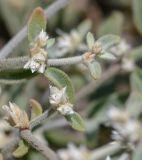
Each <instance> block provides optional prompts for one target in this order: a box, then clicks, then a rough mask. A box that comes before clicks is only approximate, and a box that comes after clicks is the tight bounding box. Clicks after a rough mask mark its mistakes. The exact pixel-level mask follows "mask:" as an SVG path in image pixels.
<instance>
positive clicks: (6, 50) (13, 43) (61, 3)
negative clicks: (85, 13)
mask: <svg viewBox="0 0 142 160" xmlns="http://www.w3.org/2000/svg"><path fill="white" fill-rule="evenodd" d="M69 1H70V0H57V1H56V2H54V3H53V4H52V5H51V6H49V7H48V8H47V9H46V10H45V16H46V18H48V19H49V18H51V17H52V16H53V15H54V14H55V13H57V12H58V11H59V10H60V9H62V8H63V7H65V6H66V5H67V4H68V3H69ZM26 33H27V26H24V27H23V28H22V29H21V31H19V32H18V33H17V34H16V35H15V36H14V37H13V38H12V39H11V40H10V41H9V42H8V43H7V44H6V45H5V46H4V47H3V48H2V49H1V50H0V58H5V57H7V56H8V55H9V54H10V53H11V52H12V51H13V49H14V48H15V47H17V46H18V45H19V43H20V42H22V40H23V39H24V38H25V37H26Z"/></svg>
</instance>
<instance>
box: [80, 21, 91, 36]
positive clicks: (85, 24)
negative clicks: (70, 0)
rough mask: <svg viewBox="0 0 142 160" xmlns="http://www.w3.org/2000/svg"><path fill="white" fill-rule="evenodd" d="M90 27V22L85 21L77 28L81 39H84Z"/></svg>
mask: <svg viewBox="0 0 142 160" xmlns="http://www.w3.org/2000/svg"><path fill="white" fill-rule="evenodd" d="M91 25H92V24H91V21H90V20H85V21H83V22H82V23H81V24H80V25H79V26H78V27H77V31H78V32H79V33H80V35H81V36H82V37H84V36H85V35H86V33H87V32H88V31H89V30H90V28H91Z"/></svg>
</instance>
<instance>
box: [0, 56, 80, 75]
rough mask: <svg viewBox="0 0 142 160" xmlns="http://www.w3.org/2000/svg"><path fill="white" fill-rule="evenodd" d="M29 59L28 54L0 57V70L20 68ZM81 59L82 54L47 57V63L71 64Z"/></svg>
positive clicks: (50, 64) (52, 64)
mask: <svg viewBox="0 0 142 160" xmlns="http://www.w3.org/2000/svg"><path fill="white" fill-rule="evenodd" d="M28 60H29V57H28V56H25V57H16V58H7V59H0V72H3V71H10V70H22V69H23V68H24V65H25V64H26V62H27V61H28ZM82 61H83V58H82V56H75V57H68V58H59V59H48V60H47V64H48V65H49V66H62V65H67V64H68V65H72V64H77V63H80V62H82Z"/></svg>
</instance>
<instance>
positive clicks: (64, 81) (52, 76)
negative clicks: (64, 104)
mask: <svg viewBox="0 0 142 160" xmlns="http://www.w3.org/2000/svg"><path fill="white" fill-rule="evenodd" d="M44 75H45V76H46V77H47V79H48V80H49V81H50V83H51V84H52V85H55V86H56V87H57V88H60V89H61V88H64V87H65V86H66V87H67V96H68V98H69V101H70V102H71V103H74V101H75V97H74V95H75V94H74V87H73V85H72V82H71V80H70V78H69V77H68V75H67V74H66V73H64V72H63V71H61V70H60V69H57V68H54V67H48V68H47V69H46V71H45V73H44Z"/></svg>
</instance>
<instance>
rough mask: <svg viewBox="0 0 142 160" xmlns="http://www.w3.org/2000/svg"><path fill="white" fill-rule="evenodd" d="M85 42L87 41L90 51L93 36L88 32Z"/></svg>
mask: <svg viewBox="0 0 142 160" xmlns="http://www.w3.org/2000/svg"><path fill="white" fill-rule="evenodd" d="M86 41H87V45H88V48H89V49H90V50H91V49H92V47H93V46H94V43H95V39H94V36H93V34H92V33H91V32H88V34H87V36H86Z"/></svg>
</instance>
